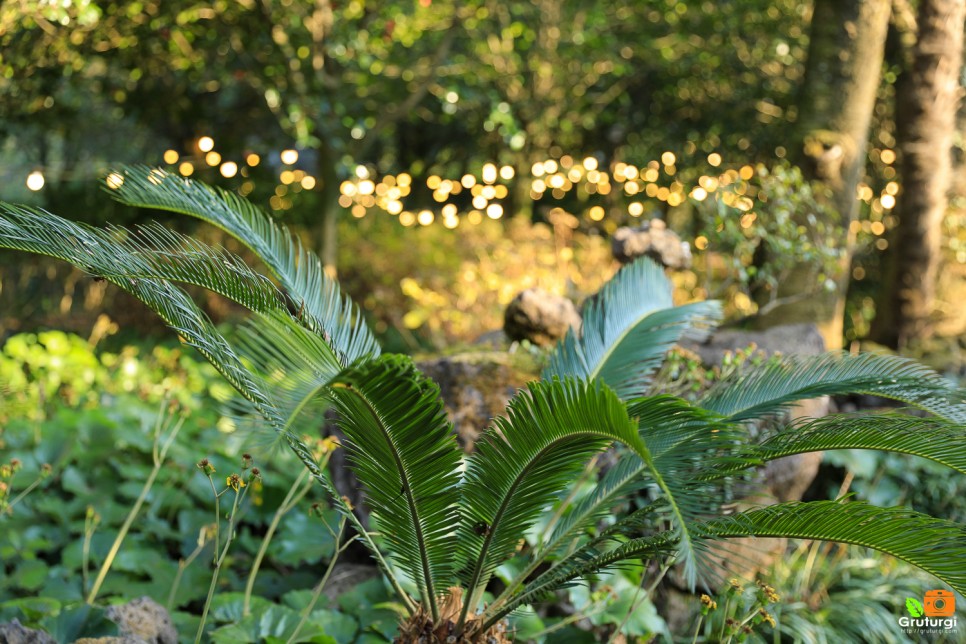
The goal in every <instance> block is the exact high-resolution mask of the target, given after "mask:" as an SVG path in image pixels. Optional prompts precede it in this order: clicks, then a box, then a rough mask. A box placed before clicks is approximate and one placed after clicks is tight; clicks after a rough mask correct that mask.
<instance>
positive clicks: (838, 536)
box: [487, 501, 966, 623]
mask: <svg viewBox="0 0 966 644" xmlns="http://www.w3.org/2000/svg"><path fill="white" fill-rule="evenodd" d="M693 532H694V534H695V535H697V537H698V540H697V542H698V543H699V544H700V545H701V547H702V548H707V547H708V546H709V545H710V542H712V541H719V540H722V539H733V538H740V537H749V536H754V537H762V538H767V537H777V538H790V539H815V540H821V541H837V542H840V543H849V544H854V545H861V546H866V547H869V548H873V549H875V550H879V551H880V552H884V553H886V554H889V555H892V556H894V557H896V558H897V559H902V560H903V561H907V562H909V563H911V564H913V565H915V566H918V567H919V568H921V569H923V570H925V571H926V572H929V573H931V574H932V575H935V576H936V577H937V578H939V579H940V580H942V581H943V582H945V583H947V584H949V585H950V586H951V587H953V588H954V589H955V590H957V591H958V592H960V593H962V592H963V590H964V588H966V527H964V526H961V525H959V524H958V523H954V522H952V521H944V520H942V519H936V518H933V517H930V516H928V515H925V514H921V513H918V512H915V511H913V510H909V509H906V508H880V507H876V506H873V505H869V504H867V503H861V502H855V503H842V502H839V501H813V502H808V503H782V504H778V505H772V506H768V507H764V508H759V509H755V510H749V511H747V512H742V513H739V514H735V515H732V516H729V517H723V518H719V519H712V520H710V521H706V522H703V523H700V524H695V525H694V526H693ZM674 548H675V538H674V536H673V534H672V533H670V532H666V533H661V534H657V535H652V536H647V537H641V538H638V539H632V540H630V541H626V542H624V543H622V544H620V545H618V546H617V547H615V548H613V549H611V550H608V551H606V552H600V551H598V550H596V549H595V548H593V547H591V548H586V549H582V550H580V551H578V552H577V553H575V554H574V555H573V556H571V557H569V558H568V559H567V560H566V561H564V562H562V563H561V564H560V565H558V566H555V567H554V568H551V569H550V570H548V571H547V572H545V573H544V574H542V575H540V576H539V577H537V578H536V579H535V580H533V581H532V582H531V583H529V584H527V586H526V587H525V588H524V589H523V591H522V592H521V593H520V594H519V595H516V596H514V597H513V598H512V599H511V600H510V601H508V602H506V603H505V604H503V605H501V606H498V607H495V610H494V611H493V613H492V614H489V613H488V615H487V617H488V622H487V623H496V621H498V620H499V619H501V618H502V617H504V616H506V615H508V614H509V613H510V612H512V611H513V610H516V609H517V608H518V607H520V606H522V605H524V604H528V603H530V602H533V601H535V600H538V599H541V598H542V597H544V596H546V594H547V593H549V592H552V591H553V590H556V589H558V588H562V587H565V586H566V585H567V584H569V583H571V582H572V581H573V580H574V579H578V578H580V577H584V576H586V575H589V574H592V573H594V572H596V571H599V570H603V569H606V568H608V567H611V566H614V565H616V564H619V563H620V562H622V561H627V560H632V559H641V558H644V559H652V558H655V557H657V556H661V555H662V554H667V553H669V552H671V551H673V550H674Z"/></svg>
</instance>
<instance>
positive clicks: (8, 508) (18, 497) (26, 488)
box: [5, 476, 45, 513]
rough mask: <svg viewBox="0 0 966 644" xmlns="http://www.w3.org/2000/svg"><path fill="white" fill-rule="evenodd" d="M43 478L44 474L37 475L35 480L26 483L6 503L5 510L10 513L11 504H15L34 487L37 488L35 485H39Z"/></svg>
mask: <svg viewBox="0 0 966 644" xmlns="http://www.w3.org/2000/svg"><path fill="white" fill-rule="evenodd" d="M44 478H45V477H44V476H40V477H38V478H37V480H36V481H34V482H33V483H31V484H30V485H28V486H27V487H25V488H24V489H23V490H22V491H21V492H20V494H18V495H17V496H15V497H14V498H13V499H11V501H10V503H8V504H7V507H6V508H5V509H6V511H7V512H10V513H12V512H13V506H15V505H17V503H18V502H19V501H22V500H23V498H24V497H25V496H27V495H28V494H30V493H31V492H33V491H34V490H35V489H37V486H38V485H40V484H41V483H42V482H43V480H44Z"/></svg>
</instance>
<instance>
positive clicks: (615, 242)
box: [610, 219, 691, 269]
mask: <svg viewBox="0 0 966 644" xmlns="http://www.w3.org/2000/svg"><path fill="white" fill-rule="evenodd" d="M610 245H611V252H612V253H613V254H614V258H615V259H616V260H617V261H619V262H620V263H621V264H627V263H629V262H632V261H634V260H635V259H637V258H638V257H641V256H642V255H647V256H648V257H650V258H651V259H654V260H655V261H658V262H660V263H661V264H662V265H663V266H664V267H666V268H676V269H684V268H690V267H691V246H690V245H689V244H688V243H687V242H686V241H682V240H681V238H680V237H679V236H678V234H677V233H675V232H674V231H672V230H669V229H668V227H667V224H665V223H664V221H663V220H661V219H652V220H650V221H645V222H644V223H642V224H641V225H640V226H638V227H637V228H629V227H627V226H623V227H621V228H618V229H617V231H616V232H615V233H614V236H613V237H612V238H611V240H610Z"/></svg>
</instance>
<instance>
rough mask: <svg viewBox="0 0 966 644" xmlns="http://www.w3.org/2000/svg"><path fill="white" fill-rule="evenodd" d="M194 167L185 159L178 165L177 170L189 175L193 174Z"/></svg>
mask: <svg viewBox="0 0 966 644" xmlns="http://www.w3.org/2000/svg"><path fill="white" fill-rule="evenodd" d="M194 171H195V167H194V166H193V165H191V164H190V163H189V162H187V161H182V162H181V165H179V166H178V172H180V173H181V174H182V175H184V176H186V177H190V176H191V175H192V174H194Z"/></svg>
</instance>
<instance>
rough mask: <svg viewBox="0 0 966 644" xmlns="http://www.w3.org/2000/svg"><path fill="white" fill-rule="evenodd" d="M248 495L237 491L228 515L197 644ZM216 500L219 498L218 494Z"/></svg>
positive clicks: (203, 629) (203, 630)
mask: <svg viewBox="0 0 966 644" xmlns="http://www.w3.org/2000/svg"><path fill="white" fill-rule="evenodd" d="M208 480H209V481H211V487H212V488H214V487H215V483H214V481H213V480H212V478H211V476H210V475H209V476H208ZM229 489H231V488H229ZM226 491H227V490H226ZM246 494H248V488H247V487H246V488H245V489H244V491H239V490H235V500H234V502H233V503H232V506H231V514H229V515H228V534H226V535H225V545H224V547H223V548H222V550H221V554H217V552H216V558H215V571H214V572H213V573H212V575H211V584H209V585H208V596H207V597H206V598H205V607H204V609H203V610H202V612H201V622H200V623H199V624H198V632H197V633H196V634H195V644H198V643H199V642H201V636H202V635H204V632H205V622H207V621H208V610H209V609H210V608H211V600H212V599H213V598H214V596H215V588H217V587H218V576H219V574H220V573H221V564H222V563H224V561H225V557H227V556H228V548H229V546H231V542H232V538H233V536H234V534H235V512H236V511H237V510H238V503H239V501H240V500H241V499H242V498H244V497H245V495H246ZM215 498H216V499H217V498H218V497H217V494H216V496H215Z"/></svg>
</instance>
